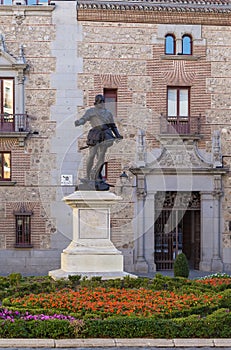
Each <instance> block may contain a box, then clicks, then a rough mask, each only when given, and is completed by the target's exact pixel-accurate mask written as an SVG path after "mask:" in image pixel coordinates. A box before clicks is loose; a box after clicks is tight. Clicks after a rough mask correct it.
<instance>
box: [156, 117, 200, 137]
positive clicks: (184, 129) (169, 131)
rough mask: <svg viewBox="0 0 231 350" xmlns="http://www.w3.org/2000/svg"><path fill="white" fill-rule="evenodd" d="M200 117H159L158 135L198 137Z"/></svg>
mask: <svg viewBox="0 0 231 350" xmlns="http://www.w3.org/2000/svg"><path fill="white" fill-rule="evenodd" d="M201 119H202V117H201V115H199V116H195V117H193V116H190V117H167V116H163V114H161V116H160V135H199V134H200V132H201V122H202V121H201Z"/></svg>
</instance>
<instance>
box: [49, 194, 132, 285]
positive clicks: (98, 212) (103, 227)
mask: <svg viewBox="0 0 231 350" xmlns="http://www.w3.org/2000/svg"><path fill="white" fill-rule="evenodd" d="M120 199H121V198H120V197H118V196H116V195H115V194H113V193H111V192H108V191H105V192H104V191H76V192H74V193H72V194H71V195H69V196H67V197H64V199H63V200H64V201H65V203H66V204H68V205H69V206H70V207H72V208H73V240H72V242H71V243H70V245H69V246H68V247H67V248H66V249H64V250H63V253H62V254H61V269H59V270H53V271H49V276H52V277H53V278H54V279H59V278H67V277H68V276H69V275H81V276H88V277H92V276H102V278H103V279H106V278H123V277H124V276H126V275H129V274H128V273H126V272H124V271H123V255H122V253H121V252H120V251H119V250H118V249H116V247H115V246H114V245H113V243H112V242H111V239H110V208H111V206H112V205H113V204H115V203H116V201H118V200H120ZM134 277H135V276H134Z"/></svg>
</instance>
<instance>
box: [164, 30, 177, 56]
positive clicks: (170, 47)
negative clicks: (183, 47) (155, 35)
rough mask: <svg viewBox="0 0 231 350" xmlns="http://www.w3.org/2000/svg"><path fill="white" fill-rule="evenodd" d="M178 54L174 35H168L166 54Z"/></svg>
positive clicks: (166, 37)
mask: <svg viewBox="0 0 231 350" xmlns="http://www.w3.org/2000/svg"><path fill="white" fill-rule="evenodd" d="M175 53H176V39H175V36H174V35H173V34H167V35H166V36H165V54H166V55H175Z"/></svg>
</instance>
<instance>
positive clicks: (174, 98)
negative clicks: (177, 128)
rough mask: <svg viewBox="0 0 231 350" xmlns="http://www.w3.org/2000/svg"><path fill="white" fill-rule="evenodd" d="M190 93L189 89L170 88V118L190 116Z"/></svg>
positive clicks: (168, 92) (168, 102) (168, 104)
mask: <svg viewBox="0 0 231 350" xmlns="http://www.w3.org/2000/svg"><path fill="white" fill-rule="evenodd" d="M189 92H190V89H189V88H188V87H168V91H167V99H168V101H167V108H168V111H167V115H168V117H183V118H185V117H188V116H189V97H190V96H189V95H190V94H189Z"/></svg>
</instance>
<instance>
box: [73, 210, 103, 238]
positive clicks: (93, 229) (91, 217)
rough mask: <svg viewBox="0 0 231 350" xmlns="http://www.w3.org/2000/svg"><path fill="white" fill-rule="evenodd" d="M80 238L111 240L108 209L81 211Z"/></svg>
mask: <svg viewBox="0 0 231 350" xmlns="http://www.w3.org/2000/svg"><path fill="white" fill-rule="evenodd" d="M78 219H79V220H78V222H79V238H81V239H109V238H110V235H109V233H110V232H109V210H108V209H79V218H78Z"/></svg>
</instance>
